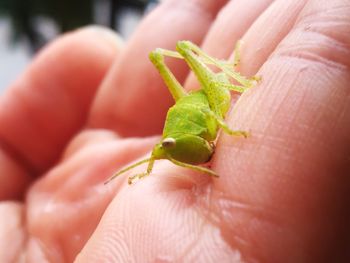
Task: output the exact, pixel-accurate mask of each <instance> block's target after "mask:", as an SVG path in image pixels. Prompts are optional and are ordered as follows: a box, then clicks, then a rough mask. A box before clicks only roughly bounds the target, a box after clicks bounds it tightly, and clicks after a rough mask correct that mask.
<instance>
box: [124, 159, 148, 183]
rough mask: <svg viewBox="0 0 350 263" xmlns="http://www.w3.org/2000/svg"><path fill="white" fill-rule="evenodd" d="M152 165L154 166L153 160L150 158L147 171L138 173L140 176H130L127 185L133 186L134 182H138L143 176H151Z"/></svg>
mask: <svg viewBox="0 0 350 263" xmlns="http://www.w3.org/2000/svg"><path fill="white" fill-rule="evenodd" d="M153 165H154V158H152V157H151V158H150V159H149V162H148V166H147V170H146V172H144V173H140V174H135V175H133V176H130V177H129V178H128V184H133V183H134V182H135V181H136V180H140V179H142V178H143V177H145V176H148V175H150V174H151V172H152V170H153Z"/></svg>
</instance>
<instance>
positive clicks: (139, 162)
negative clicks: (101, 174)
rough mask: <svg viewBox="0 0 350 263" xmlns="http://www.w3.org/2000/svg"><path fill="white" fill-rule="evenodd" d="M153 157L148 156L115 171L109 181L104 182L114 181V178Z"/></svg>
mask: <svg viewBox="0 0 350 263" xmlns="http://www.w3.org/2000/svg"><path fill="white" fill-rule="evenodd" d="M151 159H152V157H150V158H147V159H143V160H141V161H138V162H136V163H134V164H132V165H130V166H128V167H125V168H124V169H122V170H120V171H119V172H117V173H115V174H114V175H112V176H111V177H110V178H109V179H108V180H107V181H105V182H104V184H108V183H109V182H110V181H112V180H113V179H114V178H116V177H117V176H119V175H121V174H123V173H125V172H127V171H129V170H131V169H132V168H135V167H136V166H139V165H141V164H143V163H148V162H149V161H150V160H151Z"/></svg>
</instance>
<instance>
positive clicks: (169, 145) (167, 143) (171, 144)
mask: <svg viewBox="0 0 350 263" xmlns="http://www.w3.org/2000/svg"><path fill="white" fill-rule="evenodd" d="M175 145H176V141H175V139H174V138H165V139H164V140H163V141H162V146H163V147H164V148H172V147H174V146H175Z"/></svg>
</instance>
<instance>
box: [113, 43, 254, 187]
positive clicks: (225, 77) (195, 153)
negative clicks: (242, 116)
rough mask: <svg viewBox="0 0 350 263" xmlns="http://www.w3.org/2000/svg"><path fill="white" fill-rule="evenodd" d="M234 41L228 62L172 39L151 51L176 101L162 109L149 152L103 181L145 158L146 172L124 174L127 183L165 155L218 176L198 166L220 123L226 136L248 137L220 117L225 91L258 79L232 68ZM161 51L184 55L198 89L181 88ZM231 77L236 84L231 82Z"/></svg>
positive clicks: (207, 155)
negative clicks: (158, 136)
mask: <svg viewBox="0 0 350 263" xmlns="http://www.w3.org/2000/svg"><path fill="white" fill-rule="evenodd" d="M239 43H240V42H238V43H237V45H236V48H235V59H234V61H233V63H232V62H231V63H230V62H228V61H224V60H218V59H216V58H213V57H210V56H209V55H207V54H206V53H204V52H203V51H202V50H201V49H200V48H199V47H198V46H196V45H195V44H193V43H192V42H190V41H179V42H177V45H176V50H177V52H176V51H171V50H165V49H160V48H157V49H155V50H154V51H152V52H151V53H150V55H149V57H150V60H151V61H152V63H153V64H154V65H155V67H156V68H157V69H158V71H159V73H160V75H161V76H162V78H163V80H164V82H165V83H166V85H167V86H168V88H169V91H170V93H171V95H172V96H173V98H174V100H175V105H174V106H172V107H171V108H170V109H169V111H168V113H167V117H166V121H165V125H164V130H163V136H162V140H161V141H160V142H159V143H158V144H156V145H155V146H154V148H153V150H152V153H151V156H150V157H149V158H147V159H144V160H141V161H139V162H137V163H135V164H133V165H131V166H129V167H126V168H124V169H122V170H120V171H119V172H117V173H116V174H115V175H113V176H112V177H111V178H110V179H109V180H108V181H107V182H109V181H111V180H112V179H113V178H115V177H116V176H118V175H120V174H122V173H124V172H126V171H128V170H130V169H132V168H134V167H136V166H138V165H140V164H143V163H147V162H148V167H147V170H146V172H144V173H141V174H136V175H134V176H131V177H129V180H128V182H129V184H131V183H132V182H133V181H134V180H136V179H141V178H142V177H145V176H147V175H149V174H150V173H151V172H152V168H153V164H154V161H155V160H159V159H167V160H169V161H171V162H172V163H174V164H176V165H179V166H182V167H186V168H189V169H192V170H196V171H200V172H203V173H206V174H208V175H211V176H215V177H217V176H218V174H216V173H215V172H214V171H213V170H211V169H208V168H206V167H202V166H198V165H199V164H204V163H206V162H208V161H209V160H210V159H211V157H212V155H213V153H214V147H215V145H214V140H215V139H216V137H217V133H218V130H219V129H220V128H222V129H223V131H224V132H226V133H228V134H230V135H234V136H243V137H246V136H247V133H246V132H245V131H234V130H231V129H230V128H229V127H228V125H227V124H226V123H225V120H224V118H225V115H226V113H227V111H228V110H229V107H230V101H231V95H230V90H233V91H236V92H239V93H243V92H244V91H246V90H247V89H249V88H251V87H253V86H254V85H255V84H256V82H257V81H258V78H257V77H252V78H246V77H244V76H242V75H240V74H239V73H238V72H237V71H235V70H234V68H235V66H237V64H238V61H239V53H238V52H239V50H238V49H239ZM165 56H170V57H175V58H180V59H184V60H185V61H186V62H187V64H188V65H189V67H190V68H191V69H192V71H193V72H194V74H195V75H196V77H197V78H198V81H199V83H200V87H201V89H200V90H197V91H193V92H186V91H185V90H184V88H183V87H182V86H181V84H180V83H179V82H178V81H177V80H176V78H175V76H174V75H173V74H172V72H171V71H170V69H169V68H168V67H167V66H166V64H165V62H164V57H165ZM208 64H209V65H214V66H216V67H217V68H218V69H219V70H220V72H219V73H214V72H213V71H212V70H211V69H210V68H209V67H208V66H207V65H208ZM230 78H232V79H234V80H235V81H236V82H237V83H239V84H238V85H234V84H232V83H231V82H230ZM107 182H106V183H107Z"/></svg>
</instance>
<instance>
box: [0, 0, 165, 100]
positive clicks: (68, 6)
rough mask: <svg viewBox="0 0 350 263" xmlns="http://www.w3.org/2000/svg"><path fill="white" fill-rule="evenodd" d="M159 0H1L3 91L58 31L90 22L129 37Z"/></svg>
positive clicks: (0, 73)
mask: <svg viewBox="0 0 350 263" xmlns="http://www.w3.org/2000/svg"><path fill="white" fill-rule="evenodd" d="M158 2H160V0H0V94H1V93H2V92H3V91H4V90H5V88H6V87H7V86H8V85H10V84H11V82H13V81H14V79H15V78H16V77H17V76H18V75H19V74H20V73H21V72H22V71H23V70H24V68H25V67H26V65H27V64H28V63H29V62H30V60H31V58H32V57H33V55H34V54H35V53H36V52H37V51H38V50H39V49H40V48H41V47H42V46H44V45H45V44H46V43H47V42H48V41H51V40H52V39H53V38H55V37H57V36H58V35H59V34H61V33H63V32H66V31H69V30H73V29H76V28H78V27H82V26H85V25H89V24H98V25H103V26H107V27H110V28H112V29H114V30H116V31H117V32H118V33H119V34H120V35H122V37H123V38H125V39H127V38H128V37H129V36H130V35H131V33H132V32H133V30H134V29H135V27H136V26H137V24H138V23H139V21H140V20H141V18H142V17H143V16H144V15H145V14H146V13H148V12H149V11H150V10H151V9H153V8H154V7H155V6H156V5H157V4H158Z"/></svg>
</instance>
